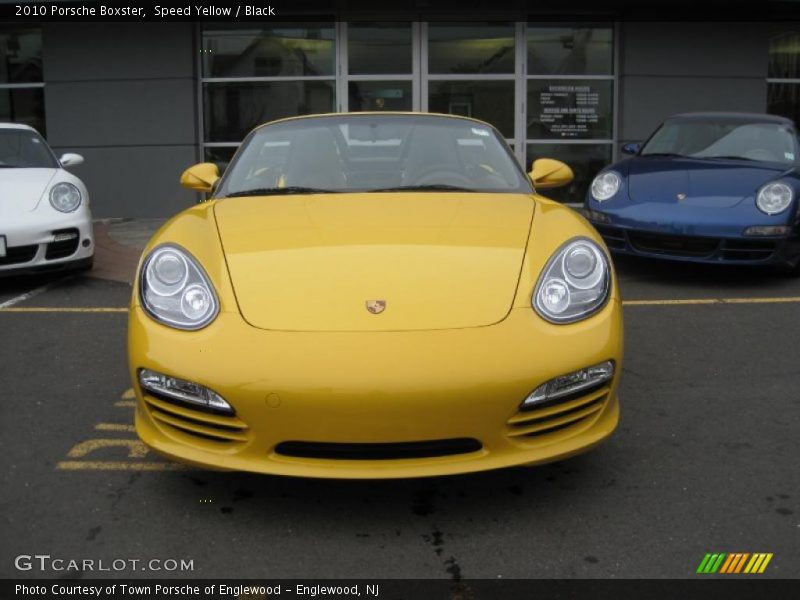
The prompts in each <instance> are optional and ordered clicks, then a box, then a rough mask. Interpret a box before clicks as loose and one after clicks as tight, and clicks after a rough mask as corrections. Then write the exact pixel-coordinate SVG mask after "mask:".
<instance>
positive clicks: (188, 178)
mask: <svg viewBox="0 0 800 600" xmlns="http://www.w3.org/2000/svg"><path fill="white" fill-rule="evenodd" d="M218 180H219V167H217V165H215V164H214V163H199V164H196V165H193V166H191V167H189V168H188V169H186V170H185V171H184V172H183V174H182V175H181V185H182V186H183V187H185V188H188V189H190V190H194V191H195V192H210V191H212V190H213V189H214V185H215V184H216V183H217V181H218Z"/></svg>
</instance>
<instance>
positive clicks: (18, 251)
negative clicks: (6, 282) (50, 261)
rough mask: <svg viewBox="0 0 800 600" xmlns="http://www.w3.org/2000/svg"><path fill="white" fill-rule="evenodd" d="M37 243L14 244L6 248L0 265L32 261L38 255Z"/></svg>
mask: <svg viewBox="0 0 800 600" xmlns="http://www.w3.org/2000/svg"><path fill="white" fill-rule="evenodd" d="M38 248H39V246H37V245H35V244H34V245H33V246H12V247H10V248H6V255H5V256H0V267H1V266H4V265H18V264H21V263H26V262H30V261H32V260H33V257H34V256H36V250H37V249H38Z"/></svg>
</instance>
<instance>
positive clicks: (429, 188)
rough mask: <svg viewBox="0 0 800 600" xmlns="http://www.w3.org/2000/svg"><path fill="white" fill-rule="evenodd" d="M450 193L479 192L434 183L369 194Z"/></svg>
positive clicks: (393, 188)
mask: <svg viewBox="0 0 800 600" xmlns="http://www.w3.org/2000/svg"><path fill="white" fill-rule="evenodd" d="M437 190H438V191H444V192H447V191H450V192H477V191H478V190H473V189H470V188H465V187H459V186H457V185H447V184H445V183H432V184H429V185H401V186H398V187H389V188H378V189H374V190H368V191H369V192H424V191H437Z"/></svg>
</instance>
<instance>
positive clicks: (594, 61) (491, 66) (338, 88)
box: [199, 21, 616, 202]
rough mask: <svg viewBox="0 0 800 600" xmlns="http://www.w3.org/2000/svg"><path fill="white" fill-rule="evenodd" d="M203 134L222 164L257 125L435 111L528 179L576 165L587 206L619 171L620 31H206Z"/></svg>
mask: <svg viewBox="0 0 800 600" xmlns="http://www.w3.org/2000/svg"><path fill="white" fill-rule="evenodd" d="M200 36H201V40H200V54H201V71H202V72H201V77H200V90H199V96H200V102H201V105H202V111H201V112H202V119H201V121H202V122H201V124H200V125H201V132H202V139H203V149H204V154H205V158H206V160H209V161H215V162H219V163H221V164H222V166H224V164H225V163H226V162H227V161H228V160H230V157H231V156H232V155H233V152H234V151H235V149H236V147H237V145H238V144H239V143H240V142H241V140H242V138H243V137H244V136H245V135H246V133H247V132H248V131H249V130H250V129H252V128H253V127H254V126H256V125H258V124H260V123H263V122H266V121H270V120H272V119H277V118H281V117H287V116H295V115H301V114H309V113H320V112H331V111H382V110H387V111H430V112H441V113H449V114H458V115H465V116H470V117H474V118H477V119H481V120H484V121H488V122H490V123H492V124H493V125H494V126H495V127H496V128H497V129H498V130H499V131H500V132H501V133H502V135H503V136H504V137H505V138H506V140H507V141H508V142H509V144H511V146H512V148H513V149H514V152H515V154H516V156H517V158H518V159H519V160H520V162H521V163H523V164H524V165H525V167H526V169H527V168H529V167H530V164H531V162H532V161H533V160H535V159H536V158H540V157H545V156H547V157H552V158H558V159H560V160H563V161H565V162H567V163H569V164H570V165H571V166H572V167H573V170H574V171H575V174H576V180H575V182H573V184H572V185H570V186H568V187H567V188H565V189H563V190H558V191H555V192H554V193H553V194H552V195H553V196H555V197H557V198H558V199H560V200H563V201H567V202H580V201H581V200H582V198H583V194H584V193H585V189H586V187H587V186H588V183H589V181H590V180H591V178H592V177H593V176H594V174H595V173H596V172H597V171H598V170H599V169H600V168H602V166H604V165H605V164H607V163H608V162H610V161H611V159H612V155H613V147H614V140H615V131H616V126H615V106H614V104H615V102H614V99H615V83H616V82H615V70H614V65H615V58H614V57H615V54H614V53H615V49H614V31H613V27H611V26H607V25H604V26H591V25H575V24H573V25H559V24H552V25H551V24H547V25H542V24H536V23H524V22H468V23H455V22H431V23H409V22H396V23H391V22H376V23H369V22H358V23H341V22H334V21H327V22H324V21H321V22H318V23H310V22H304V23H296V24H292V23H281V24H279V25H273V24H269V25H267V24H265V25H264V26H260V25H259V24H248V25H247V26H242V25H239V24H235V23H225V24H219V25H215V24H205V25H204V26H203V29H202V31H201V34H200Z"/></svg>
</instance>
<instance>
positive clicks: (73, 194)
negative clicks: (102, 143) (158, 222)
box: [0, 123, 94, 275]
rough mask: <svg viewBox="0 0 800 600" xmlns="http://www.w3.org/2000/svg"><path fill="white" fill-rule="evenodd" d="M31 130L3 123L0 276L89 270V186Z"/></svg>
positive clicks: (70, 160) (72, 161)
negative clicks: (69, 169) (69, 170)
mask: <svg viewBox="0 0 800 600" xmlns="http://www.w3.org/2000/svg"><path fill="white" fill-rule="evenodd" d="M82 162H83V157H82V156H80V155H79V154H65V155H64V156H62V157H61V158H60V159H57V158H56V156H55V154H53V151H52V150H51V149H50V146H48V145H47V142H45V141H44V138H42V136H40V135H39V133H38V132H37V131H36V130H35V129H33V128H32V127H28V126H27V125H17V124H13V123H0V275H5V274H10V273H15V274H16V273H19V272H21V271H37V270H56V269H72V268H78V269H89V268H91V266H92V262H93V259H94V238H93V235H92V214H91V212H90V211H89V195H88V194H87V193H86V186H84V185H83V182H82V181H81V180H80V179H78V178H77V177H75V175H73V174H72V173H69V172H67V171H65V170H64V167H71V166H76V165H79V164H81V163H82Z"/></svg>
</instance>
